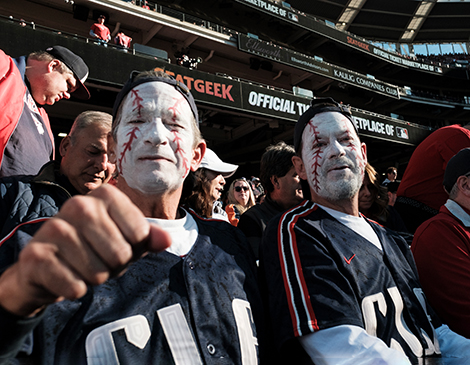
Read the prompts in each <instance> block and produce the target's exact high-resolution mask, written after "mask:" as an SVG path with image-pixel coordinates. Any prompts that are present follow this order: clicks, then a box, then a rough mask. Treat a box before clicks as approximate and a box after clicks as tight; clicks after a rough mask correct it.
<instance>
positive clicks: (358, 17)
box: [287, 0, 470, 43]
mask: <svg viewBox="0 0 470 365" xmlns="http://www.w3.org/2000/svg"><path fill="white" fill-rule="evenodd" d="M287 2H288V3H289V4H290V5H291V6H292V7H293V8H295V9H298V10H300V11H303V12H305V13H308V14H313V15H315V16H317V17H320V18H323V19H327V20H329V21H331V22H333V23H334V24H336V26H337V27H341V28H342V29H344V30H347V31H349V32H351V33H353V34H356V35H358V36H362V37H364V38H367V39H369V40H376V41H384V42H392V43H447V42H468V41H469V39H470V2H469V1H462V0H460V1H455V0H454V1H452V0H440V1H439V0H423V1H410V0H395V1H383V0H314V1H305V0H288V1H287Z"/></svg>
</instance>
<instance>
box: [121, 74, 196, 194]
mask: <svg viewBox="0 0 470 365" xmlns="http://www.w3.org/2000/svg"><path fill="white" fill-rule="evenodd" d="M192 118H193V114H192V111H191V107H190V106H189V103H188V102H187V101H186V99H185V98H184V97H183V95H181V93H179V92H178V91H177V90H176V89H175V88H174V87H173V86H171V85H169V84H165V83H163V82H157V81H155V82H147V83H144V84H141V85H138V86H137V87H135V88H134V89H132V90H131V91H130V92H129V94H127V96H126V97H125V99H124V101H123V102H122V118H121V122H120V124H119V126H118V128H117V131H116V139H117V141H116V147H115V152H116V158H117V163H116V166H117V169H118V171H119V174H120V175H121V176H122V177H123V178H124V179H125V180H126V183H127V185H129V186H130V187H131V188H133V189H137V190H139V191H141V192H142V193H144V194H162V193H164V192H168V191H170V192H171V191H175V190H176V189H178V188H179V187H180V186H181V185H182V184H183V180H184V178H185V177H186V176H187V175H188V173H189V170H190V164H191V160H192V158H193V142H194V134H193V127H192V123H191V119H192Z"/></svg>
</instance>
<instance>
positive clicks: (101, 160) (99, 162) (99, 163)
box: [95, 153, 108, 172]
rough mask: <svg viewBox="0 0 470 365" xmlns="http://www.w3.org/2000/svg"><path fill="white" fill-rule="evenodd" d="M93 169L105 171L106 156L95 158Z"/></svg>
mask: <svg viewBox="0 0 470 365" xmlns="http://www.w3.org/2000/svg"><path fill="white" fill-rule="evenodd" d="M95 167H96V169H97V170H98V171H99V172H102V171H106V169H107V168H108V154H106V153H102V154H100V155H99V156H97V157H96V158H95Z"/></svg>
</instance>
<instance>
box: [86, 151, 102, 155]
mask: <svg viewBox="0 0 470 365" xmlns="http://www.w3.org/2000/svg"><path fill="white" fill-rule="evenodd" d="M87 152H88V154H89V155H91V156H98V155H100V154H101V151H100V150H96V149H93V150H88V151H87Z"/></svg>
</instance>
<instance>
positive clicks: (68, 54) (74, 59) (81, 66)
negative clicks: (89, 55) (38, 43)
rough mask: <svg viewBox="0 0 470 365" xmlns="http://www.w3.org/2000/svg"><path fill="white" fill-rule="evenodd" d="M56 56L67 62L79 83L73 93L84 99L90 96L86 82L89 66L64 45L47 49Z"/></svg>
mask: <svg viewBox="0 0 470 365" xmlns="http://www.w3.org/2000/svg"><path fill="white" fill-rule="evenodd" d="M46 52H47V53H49V54H50V55H51V56H53V57H54V58H56V59H58V60H59V61H61V62H63V63H65V65H66V66H67V67H68V68H69V69H70V70H71V71H72V72H73V74H74V76H75V79H76V80H77V83H78V88H77V90H75V91H74V92H73V93H72V94H73V96H74V97H76V98H78V99H82V100H86V99H89V98H90V92H89V91H88V89H87V88H86V87H85V85H84V82H85V80H86V79H87V77H88V66H87V65H86V63H85V61H83V59H82V58H81V57H80V56H77V55H76V54H75V53H73V52H72V51H71V50H69V49H68V48H65V47H62V46H53V47H49V48H47V49H46Z"/></svg>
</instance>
